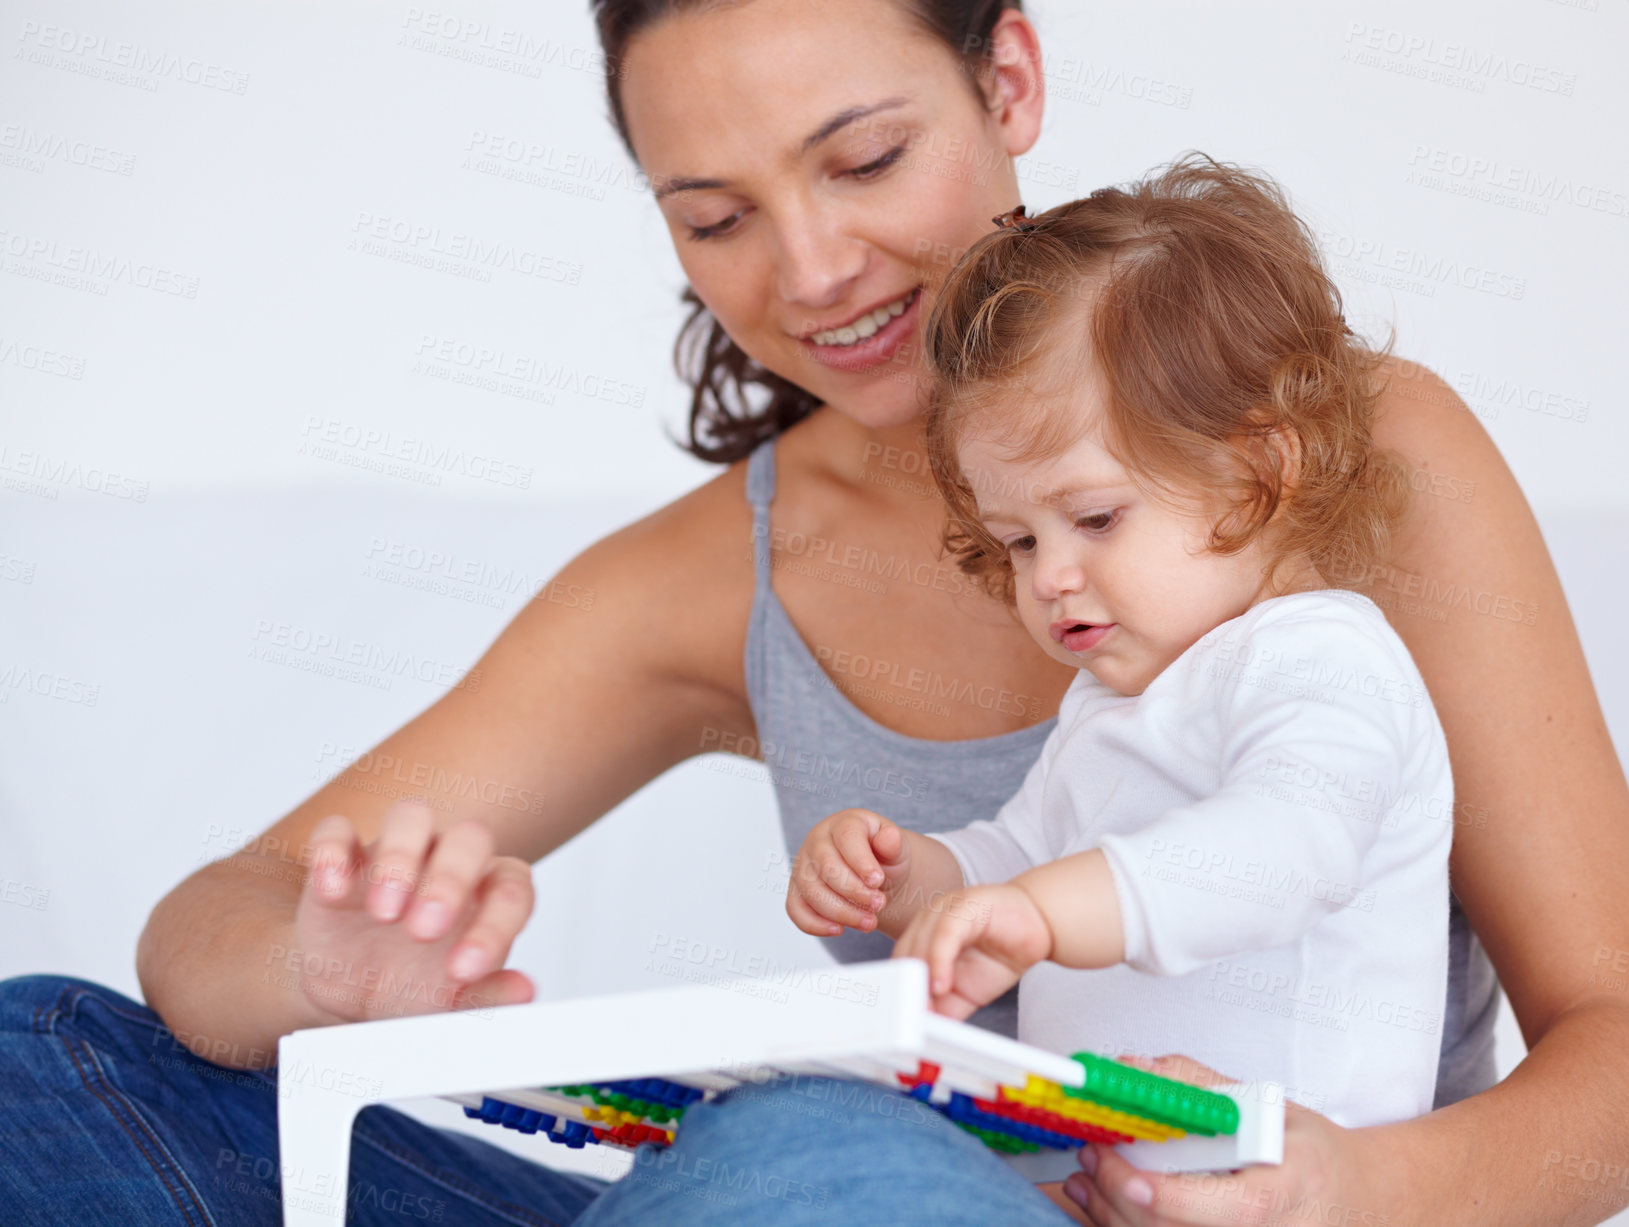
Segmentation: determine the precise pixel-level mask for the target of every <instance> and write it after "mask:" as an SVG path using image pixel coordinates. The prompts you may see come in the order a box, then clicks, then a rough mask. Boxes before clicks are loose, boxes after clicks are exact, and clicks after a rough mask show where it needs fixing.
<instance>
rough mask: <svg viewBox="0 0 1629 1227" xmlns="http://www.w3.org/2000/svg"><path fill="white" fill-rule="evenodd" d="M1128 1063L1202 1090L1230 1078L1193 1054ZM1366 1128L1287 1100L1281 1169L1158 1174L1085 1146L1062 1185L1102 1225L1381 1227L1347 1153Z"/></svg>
mask: <svg viewBox="0 0 1629 1227" xmlns="http://www.w3.org/2000/svg"><path fill="white" fill-rule="evenodd" d="M1123 1059H1126V1058H1123ZM1126 1061H1127V1064H1134V1065H1136V1066H1137V1067H1138V1068H1140V1069H1147V1070H1150V1071H1152V1072H1153V1073H1156V1074H1163V1075H1164V1076H1165V1077H1168V1078H1180V1079H1181V1080H1182V1081H1184V1082H1193V1083H1197V1084H1199V1085H1201V1086H1214V1085H1216V1084H1218V1083H1223V1082H1227V1081H1229V1079H1227V1078H1224V1077H1222V1076H1221V1075H1220V1074H1218V1073H1217V1072H1216V1071H1215V1070H1213V1069H1210V1068H1208V1067H1206V1066H1204V1065H1201V1064H1199V1063H1198V1062H1197V1061H1192V1060H1189V1059H1188V1058H1187V1057H1181V1056H1164V1057H1160V1058H1158V1059H1157V1060H1154V1061H1138V1060H1131V1059H1126ZM1360 1132H1362V1131H1352V1130H1348V1129H1342V1128H1341V1127H1340V1126H1339V1125H1337V1124H1335V1123H1334V1122H1333V1121H1330V1120H1329V1119H1327V1118H1326V1117H1323V1116H1320V1115H1319V1114H1318V1113H1316V1112H1313V1111H1311V1110H1310V1109H1308V1108H1303V1107H1301V1106H1300V1105H1299V1104H1295V1103H1289V1102H1286V1103H1285V1116H1284V1162H1283V1163H1282V1164H1280V1165H1279V1166H1276V1167H1270V1166H1263V1165H1254V1166H1251V1167H1245V1168H1240V1169H1239V1170H1237V1171H1232V1172H1178V1173H1171V1174H1162V1173H1158V1172H1147V1171H1143V1170H1142V1169H1140V1168H1136V1167H1133V1166H1132V1165H1131V1164H1130V1163H1129V1162H1127V1161H1126V1160H1125V1159H1124V1158H1122V1157H1121V1156H1120V1155H1119V1154H1118V1153H1117V1152H1116V1151H1115V1149H1114V1148H1113V1147H1112V1146H1087V1147H1085V1148H1083V1149H1082V1150H1081V1151H1080V1154H1079V1159H1080V1166H1081V1170H1080V1171H1079V1172H1076V1173H1075V1174H1074V1175H1072V1176H1070V1177H1069V1179H1068V1180H1066V1181H1065V1182H1064V1185H1063V1189H1064V1193H1065V1194H1066V1195H1067V1196H1068V1197H1069V1198H1070V1199H1071V1200H1072V1201H1074V1202H1075V1203H1076V1204H1077V1205H1079V1206H1080V1207H1081V1208H1082V1209H1083V1210H1084V1211H1085V1213H1086V1220H1087V1221H1088V1222H1090V1223H1093V1224H1096V1227H1111V1225H1112V1227H1174V1225H1175V1224H1216V1225H1220V1224H1228V1225H1229V1227H1239V1225H1240V1224H1245V1225H1247V1227H1291V1225H1292V1224H1293V1225H1294V1227H1306V1225H1307V1224H1309V1223H1341V1224H1352V1225H1353V1227H1374V1225H1376V1224H1380V1223H1383V1222H1384V1221H1385V1219H1386V1214H1385V1211H1384V1209H1383V1208H1382V1207H1380V1206H1379V1205H1378V1199H1376V1198H1372V1197H1369V1196H1367V1195H1365V1194H1364V1193H1363V1192H1362V1189H1361V1181H1359V1180H1357V1179H1356V1178H1355V1173H1357V1172H1360V1171H1362V1170H1363V1168H1364V1166H1365V1165H1364V1164H1363V1163H1361V1162H1360V1161H1358V1159H1357V1157H1356V1156H1355V1155H1353V1154H1352V1153H1350V1152H1351V1151H1352V1150H1353V1148H1354V1147H1353V1145H1352V1143H1353V1142H1354V1141H1355V1140H1356V1139H1357V1137H1358V1135H1359V1133H1360ZM1379 1166H1380V1167H1381V1168H1382V1169H1383V1165H1379ZM1381 1174H1382V1176H1384V1171H1383V1170H1382V1172H1381Z"/></svg>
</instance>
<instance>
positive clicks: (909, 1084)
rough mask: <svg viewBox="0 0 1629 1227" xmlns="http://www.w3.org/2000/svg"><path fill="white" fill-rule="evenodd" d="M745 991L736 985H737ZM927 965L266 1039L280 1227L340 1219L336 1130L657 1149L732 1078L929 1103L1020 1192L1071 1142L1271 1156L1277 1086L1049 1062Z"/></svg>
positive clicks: (1179, 1164) (1200, 1163) (339, 1136)
mask: <svg viewBox="0 0 1629 1227" xmlns="http://www.w3.org/2000/svg"><path fill="white" fill-rule="evenodd" d="M748 987H749V988H750V987H753V986H752V985H751V984H750V983H749V984H748ZM927 1001H928V993H927V968H926V965H925V964H923V963H921V962H920V961H918V960H915V959H890V960H884V961H881V962H875V963H856V964H851V965H848V966H845V967H837V968H820V969H810V970H808V971H806V972H803V973H801V974H799V975H796V976H793V977H791V978H790V979H789V980H788V981H787V982H785V983H783V984H778V985H777V990H776V991H775V992H774V993H756V994H754V993H743V992H740V991H731V986H730V985H728V984H715V985H687V986H683V987H677V988H664V989H652V990H645V991H640V992H632V993H622V994H614V995H610V996H602V997H590V998H580V999H576V1000H569V1001H556V1002H543V1003H533V1004H530V1005H515V1006H503V1007H498V1008H491V1009H487V1010H484V1011H464V1012H457V1013H445V1014H430V1015H421V1016H417V1017H412V1018H397V1019H385V1020H379V1021H375V1022H365V1023H353V1024H350V1025H346V1026H335V1027H322V1028H316V1029H312V1030H306V1031H296V1032H294V1033H293V1034H291V1035H287V1036H284V1037H283V1039H282V1040H281V1042H280V1043H279V1045H278V1070H279V1084H278V1094H279V1104H278V1137H279V1147H280V1151H281V1163H282V1166H283V1169H284V1171H285V1172H288V1171H293V1172H299V1173H301V1184H302V1186H303V1187H302V1188H301V1189H299V1190H298V1193H299V1195H298V1196H290V1195H289V1194H290V1193H293V1192H296V1190H288V1189H286V1190H285V1196H284V1199H283V1222H284V1224H285V1227H343V1225H344V1222H345V1206H346V1196H345V1195H346V1181H347V1177H348V1166H349V1162H350V1133H351V1123H352V1121H353V1120H354V1119H355V1116H356V1114H357V1113H358V1112H360V1111H361V1110H362V1109H363V1108H364V1107H367V1106H368V1105H370V1104H375V1103H384V1102H388V1101H390V1100H393V1099H416V1098H424V1097H430V1096H437V1097H441V1098H446V1099H450V1100H452V1101H454V1102H456V1103H459V1104H461V1105H462V1106H463V1107H464V1110H465V1112H466V1114H467V1115H469V1116H471V1117H474V1118H477V1119H480V1120H483V1121H486V1122H488V1123H490V1124H494V1125H500V1126H506V1127H509V1128H513V1129H518V1130H520V1131H522V1132H526V1133H537V1134H540V1135H542V1136H544V1137H547V1138H548V1139H549V1140H550V1141H553V1142H556V1143H559V1144H562V1145H565V1146H568V1147H573V1148H578V1147H585V1146H605V1147H613V1148H617V1149H624V1150H632V1149H634V1148H636V1147H638V1146H640V1145H642V1144H650V1145H655V1146H665V1145H667V1144H669V1143H670V1142H671V1141H672V1139H673V1137H674V1135H675V1133H676V1131H677V1130H678V1129H680V1128H682V1124H683V1117H684V1112H685V1109H686V1108H688V1107H689V1106H690V1105H691V1104H694V1103H697V1102H701V1101H703V1100H707V1099H711V1098H714V1097H715V1096H717V1095H720V1094H723V1093H725V1092H727V1091H729V1090H731V1089H732V1088H734V1087H737V1086H740V1085H741V1084H742V1083H745V1082H761V1081H764V1080H766V1079H769V1078H774V1077H779V1076H786V1075H798V1074H808V1075H819V1076H825V1077H837V1078H848V1079H858V1080H862V1081H867V1082H872V1083H878V1084H881V1085H884V1086H887V1087H889V1088H892V1089H894V1090H897V1091H899V1092H900V1093H902V1094H906V1095H909V1096H911V1097H912V1098H915V1099H918V1100H920V1101H921V1102H923V1103H925V1104H927V1105H929V1106H930V1107H933V1108H936V1109H937V1110H939V1111H941V1112H943V1113H944V1114H945V1115H946V1116H947V1117H948V1118H949V1119H951V1120H952V1121H954V1122H955V1123H957V1124H958V1125H960V1126H961V1127H962V1128H964V1129H967V1130H968V1131H969V1132H971V1133H973V1134H974V1135H976V1136H978V1137H979V1138H980V1139H982V1140H983V1141H984V1142H985V1144H986V1145H988V1146H989V1147H991V1148H992V1149H993V1150H995V1151H997V1152H999V1153H1000V1154H1001V1155H1002V1156H1003V1157H1004V1158H1005V1159H1006V1160H1007V1161H1008V1162H1010V1163H1011V1164H1013V1165H1014V1166H1015V1167H1016V1168H1018V1169H1019V1170H1020V1171H1021V1172H1023V1174H1024V1175H1026V1176H1027V1177H1029V1178H1030V1179H1033V1180H1036V1181H1046V1180H1058V1179H1062V1178H1063V1177H1064V1176H1065V1175H1067V1174H1068V1173H1069V1172H1071V1171H1074V1170H1075V1169H1076V1164H1075V1161H1074V1152H1075V1150H1077V1149H1078V1148H1079V1147H1080V1146H1081V1145H1083V1144H1084V1143H1085V1142H1088V1141H1091V1142H1099V1143H1103V1144H1109V1145H1114V1146H1116V1147H1117V1148H1118V1149H1119V1150H1120V1151H1121V1153H1123V1154H1124V1155H1126V1157H1127V1158H1128V1159H1129V1160H1130V1161H1131V1162H1132V1163H1134V1164H1136V1165H1137V1166H1139V1167H1143V1168H1148V1169H1154V1170H1160V1171H1202V1170H1223V1169H1233V1168H1238V1167H1243V1166H1245V1165H1246V1164H1250V1163H1279V1162H1281V1161H1282V1159H1283V1145H1284V1103H1283V1095H1282V1089H1281V1088H1279V1087H1277V1086H1276V1084H1272V1083H1252V1084H1248V1085H1229V1086H1223V1087H1213V1088H1201V1087H1197V1086H1192V1085H1190V1084H1188V1083H1185V1082H1179V1081H1176V1080H1174V1079H1171V1078H1165V1077H1161V1076H1159V1075H1156V1074H1151V1073H1147V1072H1145V1071H1142V1070H1138V1069H1135V1068H1133V1067H1131V1066H1128V1065H1124V1064H1121V1063H1120V1062H1117V1061H1110V1060H1107V1059H1105V1058H1103V1057H1099V1056H1095V1055H1093V1054H1091V1053H1084V1052H1083V1053H1076V1054H1074V1055H1073V1056H1067V1057H1066V1056H1061V1055H1059V1054H1057V1053H1053V1052H1048V1051H1046V1050H1044V1049H1041V1048H1036V1047H1033V1046H1031V1045H1028V1044H1022V1043H1019V1042H1018V1041H1016V1040H1012V1039H1008V1038H1007V1037H1005V1036H1001V1035H996V1034H994V1033H992V1032H989V1031H985V1030H983V1029H982V1028H979V1027H974V1026H971V1025H969V1024H967V1023H960V1022H955V1021H952V1020H951V1019H948V1018H943V1017H941V1016H939V1015H937V1014H934V1013H932V1012H931V1011H930V1010H929V1009H928V1005H927Z"/></svg>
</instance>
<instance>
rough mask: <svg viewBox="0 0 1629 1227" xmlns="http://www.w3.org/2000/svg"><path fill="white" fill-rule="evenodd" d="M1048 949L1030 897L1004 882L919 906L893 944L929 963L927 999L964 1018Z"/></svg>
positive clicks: (1048, 938)
mask: <svg viewBox="0 0 1629 1227" xmlns="http://www.w3.org/2000/svg"><path fill="white" fill-rule="evenodd" d="M1051 951H1052V930H1051V928H1050V926H1048V924H1047V922H1046V917H1045V916H1043V915H1042V914H1041V909H1040V908H1039V907H1038V906H1037V905H1036V903H1035V900H1034V899H1032V898H1031V897H1030V896H1029V894H1028V893H1027V892H1026V891H1025V890H1024V889H1023V888H1022V887H1020V886H1014V885H1013V884H1012V883H1011V882H1004V883H1001V884H1000V885H997V886H975V887H973V888H972V889H971V890H965V891H960V892H958V893H956V894H953V895H950V896H949V897H947V898H946V899H945V900H944V902H943V903H942V904H941V905H939V906H935V907H928V908H923V909H922V911H920V912H918V913H917V914H916V918H915V919H914V920H912V921H911V924H910V927H909V928H908V929H906V930H905V932H904V933H903V934H902V935H901V936H900V939H899V941H898V942H897V943H896V944H895V945H894V957H895V958H896V959H901V958H917V959H922V960H923V961H924V962H926V963H927V965H928V1002H929V1004H930V1005H931V1006H932V1007H933V1008H934V1009H935V1010H937V1011H938V1012H939V1013H941V1014H947V1015H949V1016H950V1017H951V1018H958V1019H961V1018H966V1017H967V1016H968V1015H970V1014H971V1013H972V1012H973V1011H974V1010H976V1009H978V1008H979V1007H980V1006H981V1005H987V1004H988V1003H990V1002H992V1001H994V1000H995V999H996V998H997V997H999V996H1001V994H1002V993H1004V992H1006V991H1007V990H1008V989H1009V988H1011V987H1012V986H1013V985H1014V984H1016V983H1018V978H1019V977H1020V976H1022V975H1023V974H1024V972H1025V971H1027V970H1028V969H1029V968H1031V967H1033V966H1034V965H1035V964H1036V963H1039V962H1040V961H1041V960H1042V959H1044V958H1046V957H1047V955H1048V954H1050V953H1051Z"/></svg>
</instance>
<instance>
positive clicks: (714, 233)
mask: <svg viewBox="0 0 1629 1227" xmlns="http://www.w3.org/2000/svg"><path fill="white" fill-rule="evenodd" d="M744 212H746V210H745V209H742V210H739V211H738V212H735V213H731V214H730V215H729V216H728V217H726V218H725V219H724V220H723V221H720V222H714V223H713V224H712V225H710V226H691V227H690V237H691V238H693V239H712V238H717V237H718V236H719V235H721V234H728V233H729V232H730V231H731V230H732V229H733V228H734V226H735V223H736V221H737V220H738V219H739V218H740V216H741V214H742V213H744Z"/></svg>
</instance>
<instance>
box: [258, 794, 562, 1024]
mask: <svg viewBox="0 0 1629 1227" xmlns="http://www.w3.org/2000/svg"><path fill="white" fill-rule="evenodd" d="M492 853H493V839H492V834H491V832H490V831H489V830H487V828H486V827H484V826H483V825H481V824H480V823H479V822H470V821H466V822H460V823H458V824H456V825H454V826H451V827H449V828H447V829H446V830H445V831H441V832H439V833H437V832H436V831H435V828H434V814H433V812H432V811H431V810H430V808H429V807H428V806H426V805H424V804H422V803H419V802H413V801H402V802H398V803H397V804H395V805H393V806H391V808H390V809H389V810H388V811H387V812H386V813H385V816H384V821H383V825H382V826H381V827H380V829H379V835H378V838H376V839H375V840H373V842H372V843H369V844H367V845H365V846H364V845H363V844H362V843H361V842H360V841H359V839H358V838H357V834H356V831H355V829H354V828H353V827H352V826H351V823H350V821H349V820H348V819H346V818H345V817H343V816H342V815H338V814H335V815H333V816H332V817H329V818H325V819H323V820H322V821H321V822H320V823H318V824H317V826H316V827H315V828H314V829H313V830H312V833H311V873H310V876H309V878H308V879H307V881H306V883H305V888H304V890H303V891H302V893H301V895H300V902H299V906H298V908H297V910H296V912H295V918H294V947H293V948H292V949H290V950H287V951H279V950H277V949H276V948H275V947H274V948H273V950H272V952H271V957H269V958H268V960H267V964H268V967H267V970H268V974H269V976H271V977H275V978H281V979H283V980H285V981H286V982H287V983H288V985H289V987H291V988H297V990H298V991H299V992H301V993H303V994H304V995H305V997H306V998H307V1000H308V1001H309V1002H310V1003H311V1004H312V1005H313V1006H315V1007H316V1008H317V1009H318V1010H319V1011H322V1012H323V1013H325V1014H326V1015H327V1016H328V1017H330V1018H332V1020H333V1021H335V1022H359V1021H362V1020H364V1019H371V1018H391V1017H396V1016H400V1015H407V1014H430V1013H435V1012H437V1011H441V1010H456V1009H469V1008H473V1007H476V1006H488V1005H512V1004H515V1003H517V1002H525V1001H530V1000H531V999H532V982H531V980H529V979H528V978H527V977H526V976H525V975H523V974H522V973H521V972H518V971H504V970H501V969H502V967H503V963H504V960H505V959H507V958H508V957H509V947H510V946H511V945H512V944H513V942H514V940H515V935H516V934H518V933H519V932H520V930H521V928H522V926H524V925H525V923H526V920H527V918H528V917H529V916H530V915H531V913H532V903H533V895H532V872H531V867H530V866H528V865H527V864H526V863H525V862H524V861H521V860H517V859H516V858H515V857H512V856H494V855H493V854H492Z"/></svg>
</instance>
